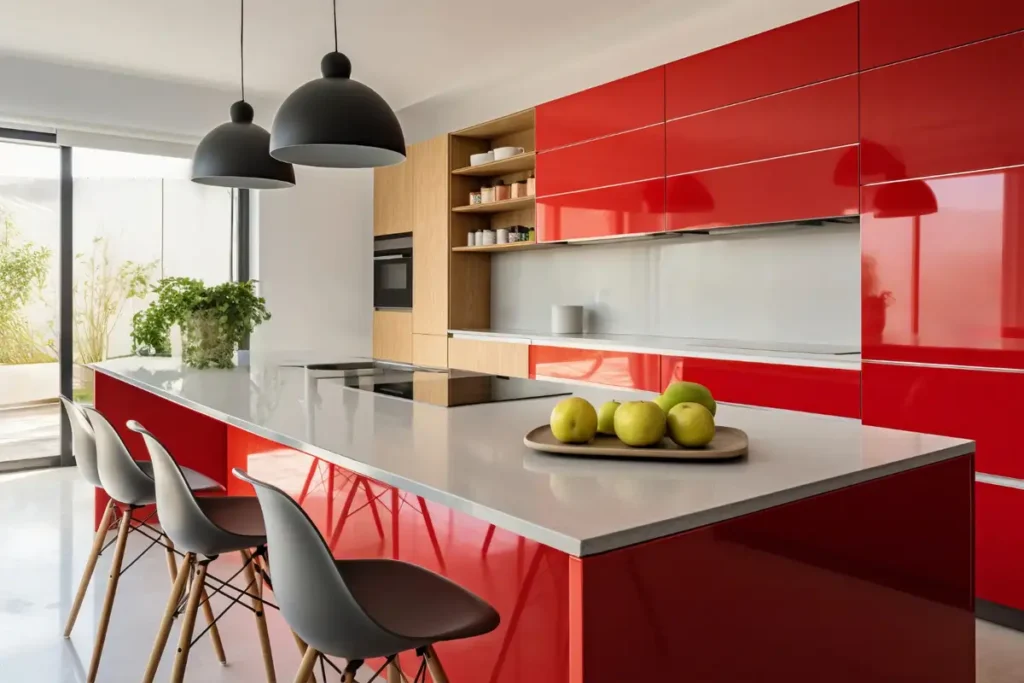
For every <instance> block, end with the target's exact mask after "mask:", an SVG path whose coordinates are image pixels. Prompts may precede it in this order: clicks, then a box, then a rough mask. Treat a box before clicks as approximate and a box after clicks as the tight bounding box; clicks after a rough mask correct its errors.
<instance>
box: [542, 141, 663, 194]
mask: <svg viewBox="0 0 1024 683" xmlns="http://www.w3.org/2000/svg"><path fill="white" fill-rule="evenodd" d="M664 176H665V126H663V125H657V126H651V127H649V128H641V129H640V130H635V131H631V132H629V133H623V134H621V135H613V136H611V137H606V138H601V139H600V140H592V141H591V142H584V143H582V144H579V145H573V146H572V147H563V148H561V149H556V150H553V151H550V152H543V153H541V154H538V155H537V195H538V196H539V197H543V196H546V195H550V194H558V193H561V192H573V191H576V190H589V189H593V188H596V187H603V186H605V185H617V184H620V183H629V182H634V181H637V180H649V179H651V178H659V179H660V178H663V177H664Z"/></svg>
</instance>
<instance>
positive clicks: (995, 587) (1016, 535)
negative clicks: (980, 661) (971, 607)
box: [974, 482, 1024, 610]
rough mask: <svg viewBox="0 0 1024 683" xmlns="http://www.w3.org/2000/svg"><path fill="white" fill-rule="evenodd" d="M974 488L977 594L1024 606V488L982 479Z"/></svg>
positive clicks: (998, 601)
mask: <svg viewBox="0 0 1024 683" xmlns="http://www.w3.org/2000/svg"><path fill="white" fill-rule="evenodd" d="M974 490H975V520H976V524H975V527H976V531H975V553H976V557H977V559H976V563H975V580H976V582H977V595H978V598H979V599H981V600H988V601H990V602H996V603H999V604H1000V605H1005V606H1007V607H1013V608H1015V609H1019V610H1024V582H1022V581H1021V578H1020V577H1021V571H1022V570H1024V524H1021V520H1022V519H1024V491H1021V490H1020V489H1014V488H1007V487H1005V486H996V485H994V484H985V483H982V482H978V483H976V484H975V489H974Z"/></svg>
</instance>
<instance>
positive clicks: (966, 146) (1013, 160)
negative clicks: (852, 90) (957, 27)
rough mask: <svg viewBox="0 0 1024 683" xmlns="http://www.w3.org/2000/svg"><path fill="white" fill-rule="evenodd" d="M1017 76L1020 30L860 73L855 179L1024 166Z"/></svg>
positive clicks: (1022, 102) (1023, 106)
mask: <svg viewBox="0 0 1024 683" xmlns="http://www.w3.org/2000/svg"><path fill="white" fill-rule="evenodd" d="M929 14H931V12H929ZM1022 82H1024V32H1020V33H1015V34H1013V35H1010V36H1005V37H1003V38H997V39H994V40H990V41H986V42H982V43H976V44H973V45H968V46H967V47H961V48H957V49H955V50H949V51H947V52H940V53H938V54H934V55H930V56H928V57H922V58H921V59H914V60H911V61H908V62H901V63H899V64H894V65H892V66H886V67H883V68H881V69H875V70H873V71H866V72H864V73H862V74H861V76H860V88H861V92H860V104H861V117H860V123H861V144H862V150H861V164H862V170H861V179H862V180H863V182H864V183H872V182H878V181H883V180H902V179H904V178H925V177H928V176H934V175H941V174H945V173H961V172H965V171H978V170H984V169H991V168H1001V167H1004V166H1014V165H1018V164H1024V126H1021V125H1020V122H1021V121H1022V120H1024V89H1022V88H1021V87H1020V84H1021V83H1022Z"/></svg>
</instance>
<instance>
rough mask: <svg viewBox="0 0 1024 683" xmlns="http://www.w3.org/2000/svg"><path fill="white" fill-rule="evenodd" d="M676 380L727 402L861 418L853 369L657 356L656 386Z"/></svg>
mask: <svg viewBox="0 0 1024 683" xmlns="http://www.w3.org/2000/svg"><path fill="white" fill-rule="evenodd" d="M678 380H686V381H688V382H698V383H700V384H703V385H705V386H706V387H708V389H710V390H711V393H712V394H713V395H714V397H715V399H716V400H719V401H725V402H727V403H743V404H746V405H752V406H763V407H765V408H782V409H785V410H799V411H802V412H805V413H819V414H822V415H837V416H839V417H860V373H859V372H857V371H856V370H841V369H835V368H812V367H803V366H797V365H775V364H770V363H747V362H741V361H729V360H711V359H707V358H680V357H674V356H662V357H661V390H664V389H665V387H667V386H668V385H669V384H670V383H671V382H674V381H678Z"/></svg>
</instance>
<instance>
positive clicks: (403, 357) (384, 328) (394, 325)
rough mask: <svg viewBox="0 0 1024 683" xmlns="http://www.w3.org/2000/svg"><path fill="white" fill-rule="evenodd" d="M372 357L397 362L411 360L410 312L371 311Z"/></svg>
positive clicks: (409, 361) (408, 361)
mask: <svg viewBox="0 0 1024 683" xmlns="http://www.w3.org/2000/svg"><path fill="white" fill-rule="evenodd" d="M373 357H374V358H376V359H378V360H390V361H395V362H397V363H411V362H412V313H410V312H408V311H374V312H373Z"/></svg>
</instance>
